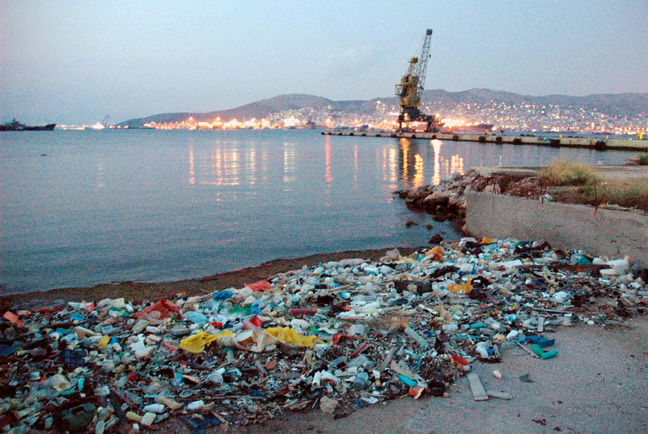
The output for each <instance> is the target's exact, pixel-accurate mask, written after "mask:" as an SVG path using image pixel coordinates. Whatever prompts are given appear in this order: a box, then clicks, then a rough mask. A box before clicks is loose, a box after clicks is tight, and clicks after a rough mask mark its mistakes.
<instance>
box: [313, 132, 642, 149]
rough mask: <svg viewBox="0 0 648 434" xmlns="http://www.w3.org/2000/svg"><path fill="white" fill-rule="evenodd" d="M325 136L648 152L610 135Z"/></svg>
mask: <svg viewBox="0 0 648 434" xmlns="http://www.w3.org/2000/svg"><path fill="white" fill-rule="evenodd" d="M322 134H323V135H328V136H357V137H392V138H406V139H423V140H435V139H436V140H446V141H455V142H478V143H489V144H496V145H504V144H506V145H536V146H553V147H556V148H559V147H571V148H592V149H598V150H606V149H614V150H619V151H643V152H648V140H637V139H614V138H611V139H610V138H600V137H594V138H585V137H584V138H577V137H561V138H558V137H541V136H506V135H496V134H457V133H425V132H415V133H397V132H395V131H351V130H325V131H323V132H322Z"/></svg>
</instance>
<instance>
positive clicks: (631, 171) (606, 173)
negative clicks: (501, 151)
mask: <svg viewBox="0 0 648 434" xmlns="http://www.w3.org/2000/svg"><path fill="white" fill-rule="evenodd" d="M592 167H593V168H594V169H595V172H596V173H597V174H598V175H599V176H600V177H601V178H602V179H604V180H606V181H645V182H648V166H592ZM541 169H542V167H478V168H475V169H474V170H475V171H476V172H477V173H479V174H480V175H482V176H485V177H489V176H493V175H495V174H508V175H523V176H538V174H539V173H540V170H541Z"/></svg>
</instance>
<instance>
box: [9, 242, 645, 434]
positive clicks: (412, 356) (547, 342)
mask: <svg viewBox="0 0 648 434" xmlns="http://www.w3.org/2000/svg"><path fill="white" fill-rule="evenodd" d="M647 273H648V272H647V271H646V270H642V269H639V268H636V267H634V268H633V267H631V266H630V262H629V261H628V258H595V257H591V256H589V255H587V253H586V252H578V251H576V252H575V251H560V250H556V249H552V248H551V246H549V245H548V244H547V243H543V242H541V241H516V240H490V239H482V240H475V239H471V238H464V239H462V240H461V241H457V242H453V243H444V244H442V245H438V246H434V247H430V248H425V249H419V250H417V251H415V252H413V253H412V254H409V255H401V253H400V252H398V251H397V250H390V251H386V252H385V255H384V257H382V258H380V259H377V260H373V261H372V260H366V259H364V258H346V259H341V260H336V261H330V262H323V263H320V264H319V265H316V266H312V267H306V266H305V267H303V268H301V269H297V270H292V271H288V270H286V271H285V272H282V273H278V274H275V275H273V276H268V279H266V280H259V281H255V282H249V283H247V284H246V285H242V286H239V287H231V288H228V289H223V290H219V291H215V292H210V293H207V294H204V295H195V296H185V295H182V294H181V295H178V296H174V297H168V298H166V299H159V300H149V301H146V302H142V303H140V302H137V303H133V302H131V301H130V300H128V299H123V298H113V299H103V300H99V299H97V300H85V301H76V302H67V303H61V304H58V305H54V304H53V305H51V306H47V307H43V308H31V309H29V310H27V309H21V308H20V306H16V308H15V309H12V310H9V311H7V312H4V313H3V321H2V322H1V323H0V327H1V330H2V345H1V346H0V348H1V353H0V354H1V356H0V357H2V361H1V363H2V366H3V370H2V378H0V381H1V384H2V387H1V388H0V390H1V392H2V397H1V401H0V406H1V407H2V418H1V419H0V420H1V423H0V425H2V427H3V430H5V431H9V432H15V433H18V432H31V431H35V430H55V431H61V432H63V431H66V430H67V431H76V432H85V431H90V432H137V431H146V430H148V429H153V430H154V429H157V428H158V427H162V429H163V427H164V426H165V424H166V423H169V420H171V419H172V420H173V423H182V424H184V425H186V426H187V427H190V428H191V429H192V431H193V432H200V430H201V429H206V428H208V427H211V426H220V427H225V426H227V427H239V426H243V425H250V424H257V423H261V422H263V421H265V420H268V419H274V418H281V417H284V416H286V415H287V414H290V413H293V412H303V411H320V412H323V413H324V414H326V415H328V416H329V417H331V418H335V419H338V418H344V417H346V416H348V415H349V414H351V413H353V412H356V411H363V409H365V408H366V407H368V406H374V405H378V404H380V403H382V402H385V401H389V400H393V399H398V398H403V397H405V398H406V399H413V400H416V399H422V398H427V397H432V398H431V399H444V398H445V399H447V398H450V399H452V393H453V392H452V384H453V383H454V382H455V381H456V380H457V379H458V378H459V377H463V376H469V380H470V385H471V388H472V393H473V398H474V399H475V400H488V399H490V400H492V399H503V400H508V399H515V396H513V395H512V394H511V392H510V391H507V390H500V389H490V388H485V387H484V384H483V383H487V382H486V381H482V380H483V378H482V379H480V377H479V376H477V375H475V373H474V371H473V366H476V364H479V365H480V366H481V365H483V364H489V365H490V364H492V366H493V371H497V364H498V362H500V361H502V360H503V359H506V358H507V357H511V356H513V355H515V356H516V357H520V356H521V357H528V358H531V359H537V361H538V362H542V363H552V359H553V360H555V359H556V358H560V357H561V354H560V350H557V349H556V348H560V345H559V343H558V342H554V339H552V338H550V337H548V336H549V335H548V334H550V333H552V332H554V331H555V330H556V329H557V328H559V327H566V326H574V325H580V324H586V325H590V326H601V327H610V326H616V325H618V324H621V323H622V322H623V321H625V320H627V319H628V318H631V317H633V316H635V315H640V314H642V313H644V310H645V308H646V303H647V302H648V289H647V288H646V284H645V281H646V280H648V276H647ZM498 373H499V375H501V374H502V373H501V372H498ZM493 375H495V377H497V375H498V374H497V373H494V374H493ZM520 381H523V380H520Z"/></svg>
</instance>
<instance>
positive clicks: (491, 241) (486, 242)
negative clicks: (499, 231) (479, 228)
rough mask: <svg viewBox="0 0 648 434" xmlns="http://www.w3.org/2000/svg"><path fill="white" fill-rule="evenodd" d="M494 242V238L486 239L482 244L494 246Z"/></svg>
mask: <svg viewBox="0 0 648 434" xmlns="http://www.w3.org/2000/svg"><path fill="white" fill-rule="evenodd" d="M493 241H495V240H494V239H492V238H486V237H484V238H482V244H492V243H493Z"/></svg>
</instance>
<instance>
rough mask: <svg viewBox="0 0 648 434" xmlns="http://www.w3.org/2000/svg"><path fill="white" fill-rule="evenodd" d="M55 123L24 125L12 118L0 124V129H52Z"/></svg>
mask: <svg viewBox="0 0 648 434" xmlns="http://www.w3.org/2000/svg"><path fill="white" fill-rule="evenodd" d="M54 128H56V124H47V125H33V126H32V125H25V124H23V123H20V122H18V121H17V120H16V119H14V120H13V121H11V122H7V123H6V124H2V125H0V131H52V130H54Z"/></svg>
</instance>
